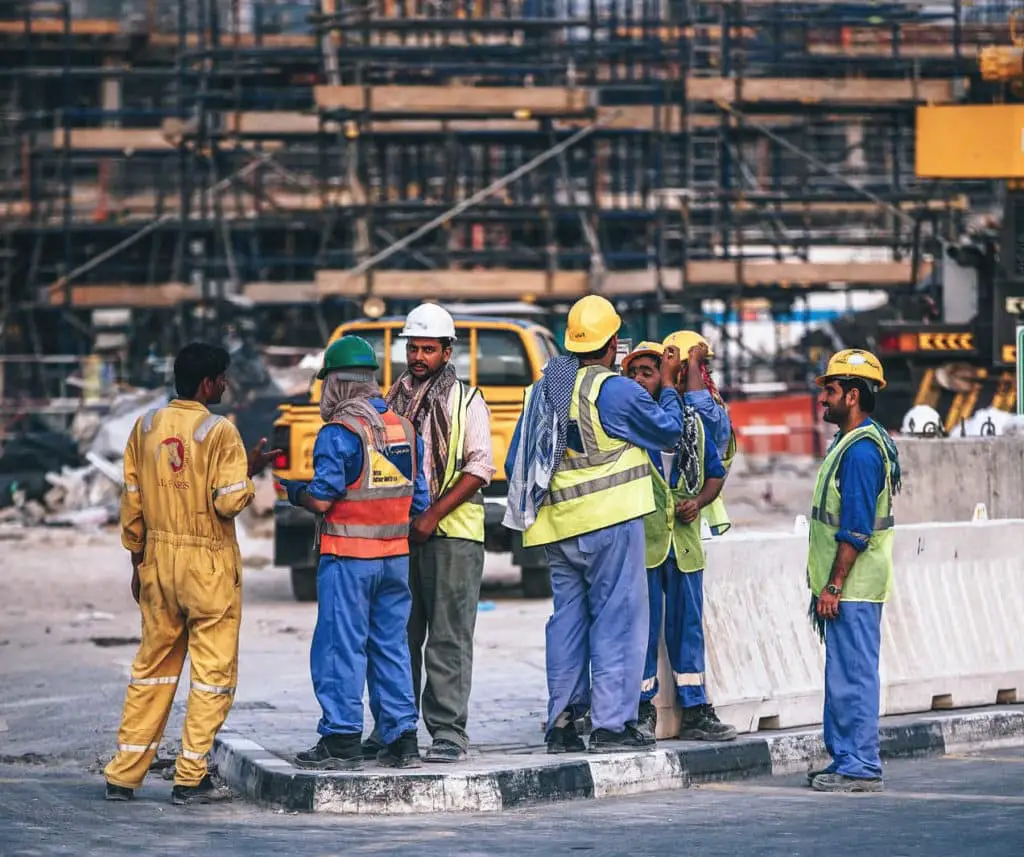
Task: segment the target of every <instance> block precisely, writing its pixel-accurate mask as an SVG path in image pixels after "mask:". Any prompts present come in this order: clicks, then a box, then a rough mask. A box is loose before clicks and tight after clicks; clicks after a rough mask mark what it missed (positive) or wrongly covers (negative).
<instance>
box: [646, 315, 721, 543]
mask: <svg viewBox="0 0 1024 857" xmlns="http://www.w3.org/2000/svg"><path fill="white" fill-rule="evenodd" d="M662 344H663V345H665V346H669V345H672V346H675V347H676V348H678V349H679V354H680V356H681V358H682V360H683V369H682V372H681V373H680V379H679V392H680V393H681V394H682V396H683V402H684V403H685V404H687V405H690V406H691V407H693V408H695V409H696V411H697V413H698V414H700V418H701V420H702V421H703V422H704V430H705V431H706V432H707V433H708V434H709V435H710V436H711V440H712V441H713V442H714V444H715V449H716V450H717V451H718V457H719V459H721V461H722V465H723V466H724V467H725V472H726V474H728V473H729V470H730V468H731V467H732V462H733V459H734V458H735V457H736V434H735V432H734V431H733V428H732V420H731V419H730V418H729V409H728V407H726V404H725V400H724V399H723V398H722V395H721V393H719V392H718V385H717V384H715V379H714V377H712V374H711V362H710V361H711V358H712V357H714V356H715V352H714V351H713V350H712V349H711V345H710V344H709V343H708V341H707V340H706V339H705V338H704V337H703V336H701V335H700V334H699V333H697V332H696V331H693V330H678V331H676V332H675V333H671V334H669V335H668V336H667V337H665V341H664V342H663V343H662ZM701 517H702V518H704V520H706V521H707V522H708V527H709V528H710V529H711V534H712V535H714V536H720V535H722V534H723V533H725V532H726V531H727V530H728V529H729V528H730V527H731V526H732V522H731V521H730V520H729V513H728V512H727V511H726V508H725V501H724V500H723V499H722V497H721V495H719V496H718V497H717V498H716V499H715V501H714V502H713V503H712V504H711V505H710V506H709V507H708V508H707V509H705V510H703V511H702V512H701Z"/></svg>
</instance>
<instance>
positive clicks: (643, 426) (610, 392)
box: [597, 376, 683, 449]
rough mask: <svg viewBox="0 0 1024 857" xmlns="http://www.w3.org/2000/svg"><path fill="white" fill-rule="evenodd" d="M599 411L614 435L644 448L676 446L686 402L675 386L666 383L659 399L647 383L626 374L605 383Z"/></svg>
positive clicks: (598, 400)
mask: <svg viewBox="0 0 1024 857" xmlns="http://www.w3.org/2000/svg"><path fill="white" fill-rule="evenodd" d="M597 414H598V416H599V417H600V419H601V426H602V427H603V428H604V430H605V432H606V433H607V434H608V435H609V436H610V437H617V438H619V439H620V440H625V441H628V442H629V443H632V444H634V445H636V446H640V447H643V448H644V449H672V448H673V447H675V445H676V443H677V442H678V441H679V435H680V434H681V433H682V431H683V405H682V401H681V400H680V398H679V394H678V393H677V392H676V391H675V390H673V389H672V388H671V387H669V386H667V385H666V386H664V387H663V388H662V391H661V397H660V398H659V400H658V401H657V402H655V401H654V399H652V398H651V397H650V396H649V395H648V394H647V391H646V390H645V389H644V388H643V387H641V386H640V385H639V384H637V383H636V382H635V381H631V380H630V379H629V378H625V377H622V376H615V377H613V378H609V379H608V380H607V381H605V382H604V384H602V385H601V392H600V393H598V396H597Z"/></svg>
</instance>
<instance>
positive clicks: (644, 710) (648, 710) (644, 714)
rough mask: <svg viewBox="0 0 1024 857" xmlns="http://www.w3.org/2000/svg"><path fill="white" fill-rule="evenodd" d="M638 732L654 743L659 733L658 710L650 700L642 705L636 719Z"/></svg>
mask: <svg viewBox="0 0 1024 857" xmlns="http://www.w3.org/2000/svg"><path fill="white" fill-rule="evenodd" d="M636 731H637V732H639V733H640V735H641V736H643V737H644V738H646V739H648V740H650V741H651V742H653V741H654V740H655V737H654V736H655V734H656V733H657V731H658V709H657V708H655V707H654V703H653V702H651V701H650V700H647V701H644V702H641V703H640V712H639V714H638V715H637V719H636Z"/></svg>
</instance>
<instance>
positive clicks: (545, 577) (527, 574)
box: [523, 566, 551, 598]
mask: <svg viewBox="0 0 1024 857" xmlns="http://www.w3.org/2000/svg"><path fill="white" fill-rule="evenodd" d="M523 597H524V598H550V597H551V572H549V571H548V569H547V567H546V566H541V567H540V568H524V569H523Z"/></svg>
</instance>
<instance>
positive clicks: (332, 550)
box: [320, 410, 417, 559]
mask: <svg viewBox="0 0 1024 857" xmlns="http://www.w3.org/2000/svg"><path fill="white" fill-rule="evenodd" d="M381 416H382V417H383V419H384V425H385V428H386V433H387V451H391V450H392V449H396V448H401V447H403V446H404V447H408V449H409V451H410V454H411V458H412V478H407V477H406V476H405V475H404V474H403V473H402V472H401V471H400V470H399V469H398V468H397V467H396V466H395V465H394V464H393V463H392V462H391V461H390V460H389V459H388V457H387V455H385V454H384V453H381V452H378V451H377V450H375V449H374V448H373V444H372V443H371V442H370V433H369V427H368V426H367V424H366V423H365V422H364V421H363V420H360V419H344V420H340V421H337V425H342V426H344V427H345V428H347V429H348V430H349V431H351V432H352V433H353V434H354V435H355V436H356V437H358V438H359V441H360V443H362V445H363V469H362V471H361V472H360V474H359V476H358V477H357V478H356V479H355V480H354V481H353V482H352V483H351V484H349V485H348V486H347V488H348V490H347V493H346V494H345V496H344V497H342V498H341V499H340V500H335V501H334V503H332V504H331V508H330V509H328V510H327V513H326V514H325V515H324V519H323V524H322V525H321V528H320V553H321V554H330V555H332V556H344V557H352V558H355V559H381V558H383V557H389V556H402V555H404V554H407V553H409V510H410V508H411V507H412V495H413V487H414V482H415V479H416V468H417V461H416V430H415V429H414V428H413V427H412V423H410V422H409V421H408V420H407V419H405V418H404V417H400V416H399V415H398V414H396V413H395V412H394V411H390V410H389V411H385V412H384V413H383V414H381Z"/></svg>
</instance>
